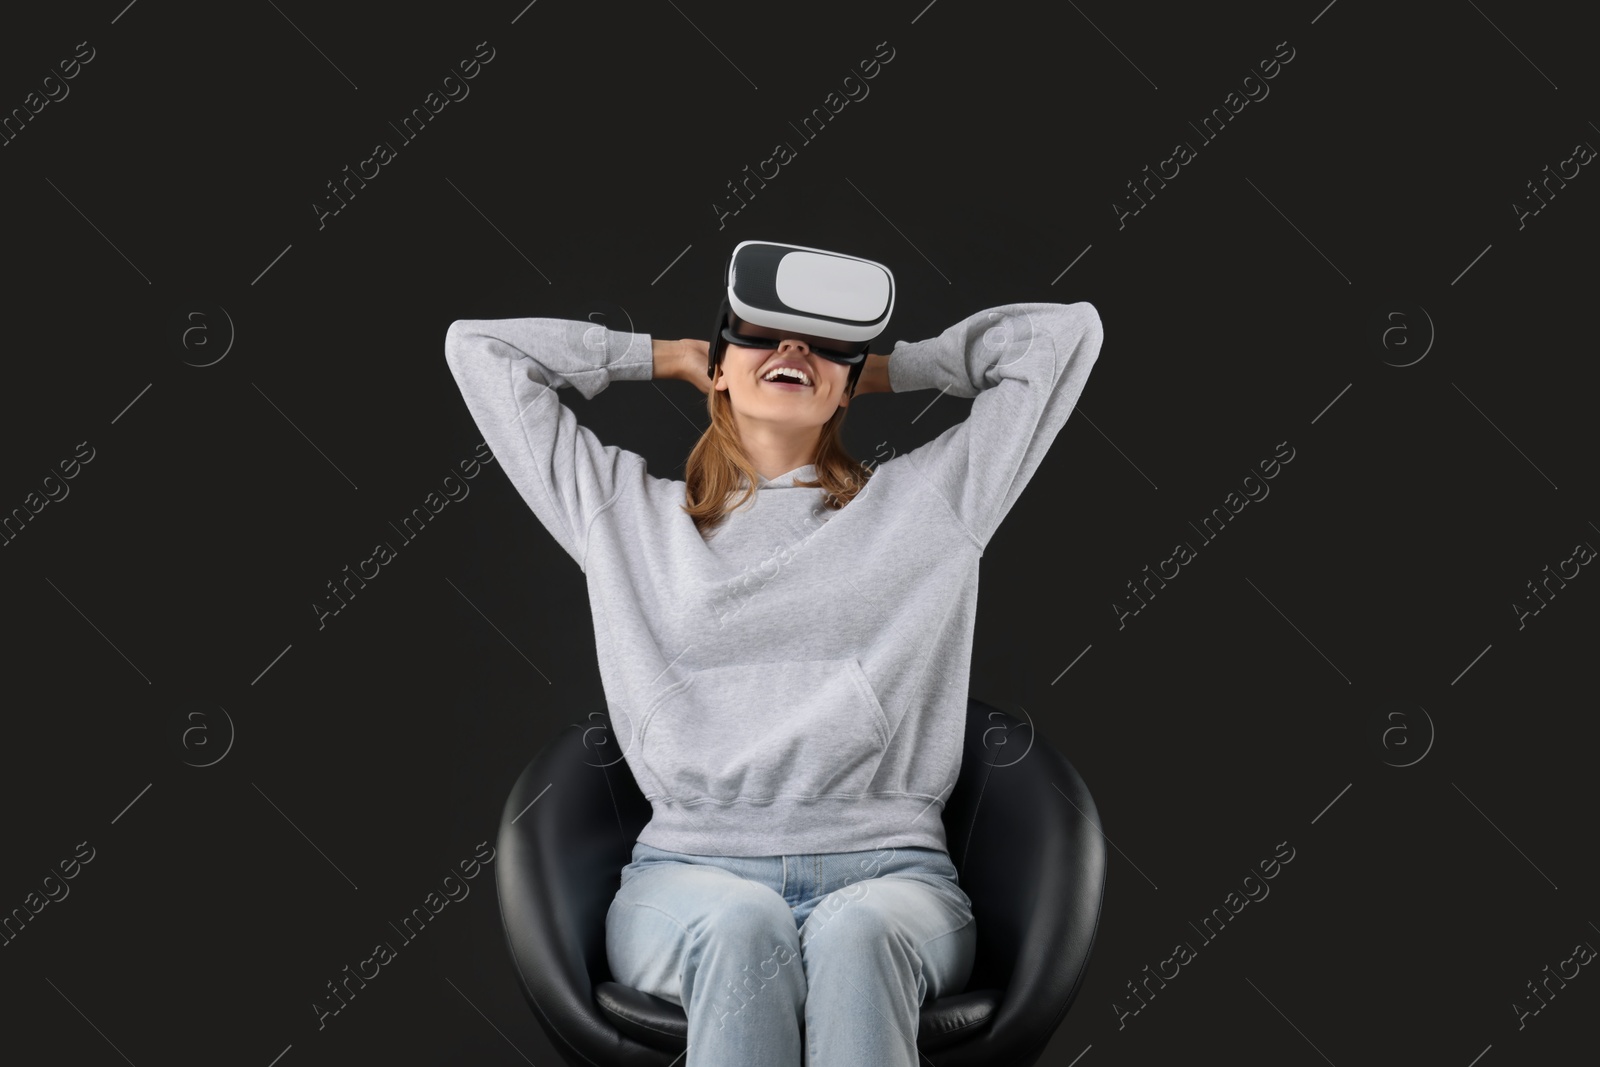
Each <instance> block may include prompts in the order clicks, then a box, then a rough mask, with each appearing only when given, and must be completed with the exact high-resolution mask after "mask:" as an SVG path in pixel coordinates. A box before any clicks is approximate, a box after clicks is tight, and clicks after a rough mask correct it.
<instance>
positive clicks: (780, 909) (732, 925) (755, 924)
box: [707, 881, 800, 952]
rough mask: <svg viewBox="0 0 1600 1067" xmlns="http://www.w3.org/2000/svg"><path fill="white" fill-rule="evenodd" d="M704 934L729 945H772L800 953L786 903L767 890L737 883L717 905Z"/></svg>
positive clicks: (753, 885) (754, 885)
mask: <svg viewBox="0 0 1600 1067" xmlns="http://www.w3.org/2000/svg"><path fill="white" fill-rule="evenodd" d="M707 935H708V936H709V937H712V938H714V939H716V940H718V941H721V942H726V943H728V944H730V945H734V946H738V945H775V946H779V947H786V948H791V949H793V950H794V951H795V952H798V951H799V950H800V938H799V931H798V930H796V929H795V925H794V913H793V912H792V911H790V909H789V904H788V902H787V901H785V900H784V899H783V897H781V896H779V895H778V894H777V893H775V892H773V891H772V890H771V889H769V888H767V887H766V886H764V885H760V884H758V883H756V882H744V881H741V882H740V883H739V884H738V885H737V886H734V887H732V888H731V889H729V890H728V892H727V893H726V894H725V895H724V896H723V897H722V898H721V899H720V900H718V902H717V908H716V911H715V913H714V915H713V916H712V918H711V921H710V922H709V923H708V924H707Z"/></svg>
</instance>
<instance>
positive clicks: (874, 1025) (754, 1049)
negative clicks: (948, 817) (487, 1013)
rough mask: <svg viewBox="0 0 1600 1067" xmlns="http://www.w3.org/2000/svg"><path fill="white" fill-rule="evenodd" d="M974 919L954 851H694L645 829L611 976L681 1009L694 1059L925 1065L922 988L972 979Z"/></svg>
mask: <svg viewBox="0 0 1600 1067" xmlns="http://www.w3.org/2000/svg"><path fill="white" fill-rule="evenodd" d="M976 947H977V927H976V925H975V924H974V920H973V917H972V901H971V900H970V899H968V897H967V894H966V893H965V892H964V891H963V890H962V889H961V887H960V885H959V883H958V879H957V874H956V868H955V865H954V864H953V863H952V862H951V861H950V857H949V855H948V854H947V853H945V852H943V851H941V850H939V849H931V848H885V849H879V850H876V851H870V852H836V853H819V854H813V855H802V856H692V855H687V854H685V853H681V852H666V851H663V850H661V849H658V848H652V847H651V846H650V845H646V844H644V843H643V842H635V844H634V846H633V861H632V862H631V863H629V864H628V865H627V866H626V867H624V868H623V869H622V884H621V886H620V887H619V888H618V890H617V895H616V897H615V898H614V899H613V900H612V902H611V907H610V910H609V911H608V912H607V913H606V958H607V960H608V962H609V963H610V965H611V975H612V977H613V978H614V979H615V980H616V981H618V982H621V983H622V984H623V985H626V986H632V987H633V988H634V989H638V990H642V991H643V992H646V993H653V994H654V995H656V996H658V997H661V998H663V999H665V1000H669V1001H671V1002H672V1003H674V1004H677V1005H679V1006H680V1007H682V1008H683V1009H684V1014H685V1015H687V1016H688V1020H689V1048H688V1053H687V1061H686V1065H685V1067H753V1065H757V1064H759V1065H761V1067H801V1064H802V1054H803V1055H804V1063H805V1064H808V1065H813V1067H915V1065H916V1064H917V1063H918V1060H919V1058H920V1057H919V1054H918V1052H917V1046H916V1040H917V1024H918V1021H919V1010H920V1007H921V1005H922V1004H924V1003H925V1002H929V1001H932V1000H935V999H937V998H939V997H942V996H948V995H951V994H954V993H959V992H962V991H963V990H964V989H965V988H966V983H967V979H968V978H969V977H971V975H972V964H973V959H974V953H975V950H976Z"/></svg>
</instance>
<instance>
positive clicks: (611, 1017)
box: [494, 699, 1106, 1067]
mask: <svg viewBox="0 0 1600 1067" xmlns="http://www.w3.org/2000/svg"><path fill="white" fill-rule="evenodd" d="M1026 715H1027V713H1026V712H1025V711H1024V712H1023V716H1024V718H1022V719H1019V718H1017V717H1016V716H1014V715H1011V714H1009V713H1008V712H1005V711H1001V710H1000V709H999V708H996V707H994V706H992V705H989V704H985V703H983V702H981V701H979V700H976V699H972V700H969V701H968V704H967V731H966V747H965V751H964V754H963V756H962V764H961V773H960V777H959V779H958V781H957V783H956V787H955V789H954V790H953V791H952V793H951V795H950V798H949V800H948V802H947V803H946V805H945V809H944V824H945V830H946V834H947V837H946V840H947V843H948V846H949V850H950V857H951V859H952V860H953V861H954V863H955V866H956V870H957V872H958V873H959V875H960V882H961V887H962V889H963V890H965V891H966V894H967V896H968V897H969V898H970V899H971V900H972V906H973V914H974V918H975V919H976V922H977V926H978V947H977V958H976V961H975V963H974V965H973V971H972V977H971V979H970V981H969V982H968V983H967V989H966V990H965V991H964V992H962V993H959V994H956V995H953V996H947V997H941V998H939V999H937V1000H935V1001H933V1002H931V1003H929V1004H925V1005H924V1006H923V1007H922V1013H921V1019H920V1023H919V1030H918V1032H917V1047H918V1049H919V1050H920V1051H921V1052H922V1054H923V1055H924V1056H925V1057H926V1059H927V1060H928V1061H929V1062H931V1063H933V1064H935V1065H936V1067H969V1065H978V1064H983V1065H985V1067H993V1065H1008V1067H1009V1065H1017V1067H1023V1065H1029V1064H1033V1063H1035V1062H1036V1061H1037V1060H1038V1059H1039V1057H1040V1056H1041V1055H1042V1054H1043V1052H1044V1049H1045V1046H1046V1045H1047V1044H1048V1042H1049V1040H1050V1037H1051V1035H1052V1034H1054V1032H1055V1030H1056V1028H1057V1027H1058V1026H1059V1025H1060V1024H1061V1020H1062V1019H1063V1018H1064V1017H1065V1015H1066V1012H1067V1009H1068V1008H1069V1007H1070V1006H1071V1005H1072V1002H1073V1000H1074V998H1075V997H1076V996H1077V993H1078V989H1079V987H1080V985H1081V984H1082V982H1083V975H1084V969H1085V966H1086V965H1087V963H1088V960H1089V950H1090V948H1091V947H1092V946H1093V944H1094V937H1095V931H1096V928H1097V927H1098V925H1099V921H1100V904H1101V897H1102V895H1103V891H1104V886H1105V860H1106V857H1105V847H1104V840H1105V838H1104V836H1103V835H1102V834H1101V832H1100V829H1099V825H1100V819H1099V815H1098V813H1097V811H1096V809H1095V804H1094V800H1093V799H1092V798H1091V797H1090V795H1089V790H1088V788H1087V787H1086V786H1085V785H1084V783H1083V779H1081V778H1080V777H1079V776H1078V772H1077V771H1076V770H1074V769H1073V767H1072V764H1071V763H1069V762H1067V759H1066V757H1064V756H1063V755H1061V753H1060V752H1058V751H1056V750H1055V749H1054V748H1053V747H1052V746H1051V745H1050V744H1049V743H1048V742H1047V741H1046V740H1045V739H1044V738H1043V737H1041V736H1038V735H1036V734H1035V732H1034V731H1033V729H1032V725H1031V720H1028V719H1027V718H1026ZM649 819H650V805H649V802H648V801H646V800H645V799H644V794H643V793H641V792H640V790H639V787H638V785H637V783H635V781H634V778H633V774H632V772H631V771H630V770H629V769H628V765H627V764H626V763H625V762H624V761H623V760H622V758H621V755H620V750H619V749H618V748H617V746H616V744H615V741H614V739H613V736H612V734H611V731H610V719H609V717H608V716H607V715H606V713H605V712H603V711H597V712H595V713H593V714H592V716H591V718H590V721H589V722H588V723H584V724H577V725H574V726H572V727H569V728H567V729H565V730H563V731H562V732H561V734H560V735H559V736H557V737H556V738H555V739H554V740H553V741H552V742H551V743H550V744H549V745H548V746H546V747H545V749H544V750H543V751H542V752H540V753H539V755H537V756H535V757H534V759H533V761H532V762H531V763H529V764H528V766H527V769H525V770H524V771H523V772H522V774H521V776H520V777H518V779H517V782H516V785H515V786H514V787H513V788H512V790H511V795H510V797H509V798H507V800H506V805H505V809H504V812H503V814H502V816H501V820H500V833H499V851H498V853H497V855H496V859H495V865H494V867H495V884H496V888H497V890H498V893H499V898H500V916H501V920H502V922H503V924H504V926H505V933H506V940H507V942H508V944H509V946H510V949H511V959H512V962H513V964H514V965H515V967H516V971H517V976H518V979H519V981H520V984H521V986H522V992H523V995H524V996H525V997H526V998H527V1000H528V1003H529V1005H531V1006H532V1008H533V1011H534V1014H535V1015H536V1016H537V1017H538V1020H539V1023H540V1025H542V1026H543V1027H544V1031H545V1033H546V1035H548V1037H549V1039H550V1042H551V1044H552V1045H554V1046H555V1049H556V1051H557V1052H559V1053H560V1054H561V1056H562V1057H563V1058H564V1059H565V1060H566V1062H567V1063H568V1064H571V1065H574V1067H577V1065H580V1064H585V1065H590V1067H595V1065H600V1067H669V1065H671V1064H674V1063H677V1062H678V1061H679V1060H680V1059H681V1057H682V1055H683V1052H684V1050H685V1048H686V1047H687V1043H688V1019H687V1018H686V1016H685V1015H684V1011H683V1009H682V1008H681V1007H679V1006H678V1005H676V1004H673V1003H672V1002H671V1001H668V1000H663V999H661V998H660V997H655V996H651V995H650V994H647V993H642V992H640V991H639V990H636V989H632V988H629V987H627V986H623V985H620V984H619V983H617V982H615V981H612V980H611V973H610V968H609V965H608V964H607V961H606V951H605V920H606V912H607V909H608V908H609V907H610V904H611V901H612V898H613V897H615V895H616V892H617V888H618V886H619V885H620V884H621V872H622V868H623V867H624V866H626V865H627V864H628V862H629V861H630V860H631V859H632V853H633V845H634V842H635V841H636V840H637V839H638V835H639V832H640V831H641V830H642V829H643V828H644V824H645V823H646V822H648V821H649Z"/></svg>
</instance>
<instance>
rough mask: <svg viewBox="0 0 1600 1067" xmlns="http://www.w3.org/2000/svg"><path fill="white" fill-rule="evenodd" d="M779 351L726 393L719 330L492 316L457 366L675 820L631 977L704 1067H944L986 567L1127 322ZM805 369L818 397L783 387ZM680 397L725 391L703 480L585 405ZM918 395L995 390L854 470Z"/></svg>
mask: <svg viewBox="0 0 1600 1067" xmlns="http://www.w3.org/2000/svg"><path fill="white" fill-rule="evenodd" d="M774 339H775V340H778V341H779V343H778V345H777V347H776V348H756V347H746V346H742V345H738V344H730V345H729V346H728V348H727V351H726V353H725V354H724V355H723V356H722V357H721V359H720V362H719V363H718V364H717V366H716V368H715V378H714V379H710V378H708V375H707V364H708V345H707V342H705V341H699V340H689V339H684V340H677V341H667V340H657V339H655V338H653V337H652V336H650V335H649V334H645V333H633V332H628V331H618V330H612V329H609V328H606V327H603V326H598V325H594V324H591V323H587V322H581V321H576V320H565V319H552V318H513V319H495V320H490V319H484V320H470V319H467V320H460V321H457V322H455V323H453V324H452V325H451V326H450V329H449V332H448V334H447V336H446V341H445V348H446V353H447V355H448V358H449V363H450V368H451V371H452V373H453V374H454V376H455V380H456V382H457V384H458V385H459V386H460V389H461V393H462V396H463V398H464V399H465V401H466V403H467V406H468V408H469V410H470V411H471V413H472V416H473V419H474V420H475V421H476V423H477V425H478V427H479V428H480V429H481V431H482V432H483V434H484V435H485V438H486V440H487V441H488V442H489V444H490V446H491V448H493V450H494V453H495V456H496V458H497V459H498V460H499V461H500V463H501V464H502V467H503V469H504V470H505V471H506V474H507V476H508V477H509V478H510V479H511V481H512V483H513V485H514V486H515V487H516V489H517V491H518V492H519V493H520V494H521V495H522V497H523V498H524V500H526V501H527V503H528V506H529V507H530V508H531V509H532V510H533V512H534V514H535V515H536V516H537V517H538V519H539V520H540V522H541V523H542V524H543V525H544V527H545V528H546V529H547V530H548V531H549V533H550V534H551V536H552V537H554V538H555V540H556V542H557V543H558V544H560V545H561V547H562V548H563V549H565V550H566V551H567V553H568V554H569V555H571V556H572V557H573V559H574V560H575V561H576V562H577V563H578V565H579V567H580V568H582V570H583V572H584V574H585V575H586V578H587V584H588V590H589V600H590V606H591V609H592V612H593V617H594V628H595V643H596V652H597V657H598V661H599V666H600V672H601V678H602V682H603V684H604V688H605V694H606V701H607V706H608V709H609V711H610V713H611V719H612V726H613V729H614V730H615V732H616V734H617V737H618V740H619V742H620V744H621V746H622V749H623V752H624V756H625V758H626V759H627V761H628V765H629V768H630V769H631V770H632V772H633V774H634V778H635V780H636V781H637V782H638V784H639V786H640V788H641V790H642V791H643V792H644V794H645V796H646V798H647V799H648V800H649V801H650V804H651V808H652V817H651V819H650V821H649V822H648V823H647V824H646V825H645V827H644V829H643V831H641V833H640V834H639V838H638V841H637V842H636V844H635V845H634V849H633V855H632V862H630V863H629V864H628V865H627V866H626V867H625V868H623V870H622V874H621V886H620V888H619V890H618V892H617V894H616V896H615V898H614V900H613V901H612V902H611V906H610V910H609V912H608V914H607V920H606V953H607V959H608V962H609V964H610V967H611V971H612V976H613V977H614V978H615V979H616V980H617V981H619V982H621V983H623V984H625V985H628V986H632V987H634V988H636V989H640V990H643V991H645V992H647V993H652V994H655V995H656V996H659V997H662V998H665V999H667V1000H669V1001H672V1002H674V1003H677V1004H679V1005H682V1006H683V1007H684V1010H685V1014H686V1015H687V1017H688V1020H689V1039H688V1052H687V1067H735V1065H737V1067H748V1065H752V1064H761V1065H776V1067H795V1065H798V1064H800V1063H801V1061H802V1053H804V1056H805V1060H806V1062H808V1063H810V1064H816V1065H825V1067H857V1065H872V1067H893V1065H904V1067H912V1065H913V1064H916V1063H917V1062H918V1060H919V1055H918V1052H917V1049H916V1036H917V1024H918V1020H919V1009H920V1006H921V1005H922V1004H923V1003H925V1002H927V1001H931V1000H933V999H937V998H938V997H941V996H946V995H950V994H953V993H957V992H960V991H961V990H962V989H963V988H964V986H965V984H966V982H967V980H968V978H969V977H970V976H971V971H972V966H973V960H974V951H975V946H976V943H977V935H978V931H977V929H976V924H975V922H974V919H973V914H972V909H971V901H970V900H969V899H968V897H967V896H966V894H965V893H964V892H963V891H962V889H961V888H960V885H959V883H958V879H957V874H956V869H955V866H954V865H953V863H952V862H951V860H950V855H949V849H948V847H947V842H946V841H945V837H944V825H943V822H942V819H941V812H942V809H943V805H944V802H945V800H946V799H947V798H948V796H949V792H950V790H951V788H953V786H954V785H955V782H956V779H957V775H958V774H959V771H960V764H961V753H962V743H963V738H964V734H965V725H966V709H967V681H968V671H969V666H970V659H971V651H972V633H973V624H974V619H975V612H976V606H977V592H978V561H979V558H980V557H981V556H982V555H983V551H984V548H985V547H986V546H987V544H988V543H989V540H990V538H991V537H993V535H994V533H995V530H996V528H997V527H998V526H999V524H1000V521H1001V519H1002V518H1003V517H1004V516H1005V515H1006V513H1007V512H1008V511H1009V510H1010V508H1011V506H1012V505H1013V504H1014V503H1015V502H1016V500H1017V498H1018V497H1019V495H1020V494H1021V493H1022V491H1023V488H1024V487H1025V486H1026V485H1027V483H1028V480H1029V479H1030V478H1031V477H1032V475H1033V473H1034V471H1035V469H1037V467H1038V465H1039V463H1040V462H1041V461H1042V460H1043V458H1044V455H1045V452H1046V451H1047V450H1048V448H1049V446H1050V443H1051V442H1052V440H1053V439H1054V437H1055V435H1056V433H1057V431H1059V430H1060V428H1061V426H1062V425H1063V424H1064V423H1065V422H1066V420H1067V416H1068V415H1069V414H1070V413H1071V411H1072V409H1073V407H1074V405H1075V404H1076V403H1077V400H1078V397H1079V395H1080V394H1081V393H1082V391H1083V388H1084V386H1085V384H1086V382H1087V380H1088V377H1089V372H1090V369H1091V368H1092V367H1093V365H1094V362H1095V360H1096V359H1097V357H1098V355H1099V351H1100V345H1101V340H1102V331H1101V326H1100V319H1099V316H1098V314H1097V313H1096V311H1095V309H1094V307H1093V306H1092V305H1090V304H1088V303H1084V302H1080V303H1076V304H1069V305H1062V304H1050V303H1019V304H1008V305H1004V306H1001V307H997V308H993V309H989V310H986V311H982V312H978V313H976V314H973V315H970V316H968V317H966V318H964V319H963V320H961V321H960V322H957V323H955V324H954V325H952V326H950V327H949V328H948V329H946V330H944V331H943V332H942V333H941V334H939V335H938V336H937V337H933V338H930V339H928V340H924V341H919V342H915V343H906V342H904V341H901V342H899V343H897V344H896V345H895V346H893V349H892V351H891V352H889V353H888V354H887V355H879V354H870V355H868V356H867V358H866V360H865V363H864V364H863V365H861V366H860V368H859V370H858V371H853V368H852V367H850V366H847V365H845V364H842V363H837V362H834V361H832V360H830V359H828V358H825V357H823V356H820V355H818V354H817V352H816V351H814V350H813V348H812V342H813V341H814V340H815V339H808V338H801V337H775V338H774ZM779 364H783V365H787V366H789V367H791V368H793V370H795V371H798V372H799V380H798V381H794V382H786V381H777V380H769V379H771V378H773V377H774V375H773V372H774V369H775V367H776V366H777V365H779ZM856 374H859V378H857V377H856ZM789 377H794V375H792V374H791V375H789ZM659 378H678V379H681V380H684V381H688V382H691V383H692V384H694V385H695V386H696V387H697V388H699V389H701V390H702V391H703V392H705V394H706V404H707V410H708V411H709V413H710V418H711V425H710V427H709V428H708V429H707V430H706V432H705V434H704V436H703V437H702V438H701V440H700V441H699V443H698V444H697V445H696V446H695V448H694V450H693V452H692V453H691V455H690V457H689V461H688V464H687V467H686V469H685V478H684V479H683V480H674V479H666V478H661V477H658V476H655V475H652V474H650V473H649V472H648V471H647V470H646V466H645V460H644V458H643V457H642V456H640V455H638V454H636V453H633V452H630V451H627V450H624V449H619V448H617V447H615V446H611V445H605V444H602V443H601V442H600V441H599V440H598V439H597V438H596V437H595V436H594V434H593V433H592V432H591V431H589V430H588V429H587V428H585V427H583V426H582V425H580V424H579V422H578V420H577V417H576V415H575V414H574V413H573V412H572V411H571V409H569V408H568V407H567V406H566V405H564V404H562V403H561V402H560V400H559V398H558V396H557V391H558V390H559V389H560V388H562V387H564V386H570V387H572V388H575V389H576V390H577V391H578V392H580V393H582V394H583V395H584V396H585V397H586V398H590V399H592V398H593V397H594V396H595V395H596V394H598V393H599V392H601V391H602V390H604V389H605V388H606V387H607V386H608V385H609V384H610V383H611V382H614V381H645V380H648V379H659ZM917 389H934V390H938V391H940V393H941V394H943V393H949V394H951V395H953V396H958V397H966V398H974V402H973V404H972V405H971V410H970V412H969V413H968V415H967V418H966V420H965V421H964V422H962V423H960V424H958V425H956V426H954V427H952V428H950V429H948V430H946V431H945V432H944V433H942V434H940V435H939V436H938V437H937V438H935V439H934V440H932V441H930V442H927V443H925V444H923V445H921V446H920V447H918V448H914V449H910V450H909V451H908V450H906V449H904V448H896V449H895V452H896V453H898V454H895V455H893V456H892V458H889V459H888V460H887V461H885V462H881V463H878V464H876V465H875V466H874V467H873V468H871V469H868V468H866V467H865V466H863V465H862V464H860V463H858V462H856V461H854V460H852V459H851V458H850V457H849V455H848V454H847V453H846V451H845V449H844V447H843V444H842V441H841V437H840V433H841V429H842V427H843V423H844V418H845V412H846V409H847V408H848V406H849V404H850V401H851V399H852V398H853V396H854V395H857V394H862V393H881V392H907V391H911V390H917ZM931 399H934V400H936V399H937V397H933V398H931ZM887 443H888V442H885V444H887ZM897 444H898V443H897ZM1041 565H1048V561H1041Z"/></svg>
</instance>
